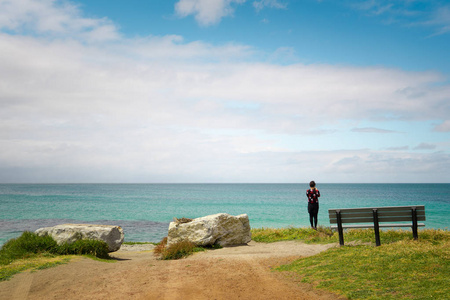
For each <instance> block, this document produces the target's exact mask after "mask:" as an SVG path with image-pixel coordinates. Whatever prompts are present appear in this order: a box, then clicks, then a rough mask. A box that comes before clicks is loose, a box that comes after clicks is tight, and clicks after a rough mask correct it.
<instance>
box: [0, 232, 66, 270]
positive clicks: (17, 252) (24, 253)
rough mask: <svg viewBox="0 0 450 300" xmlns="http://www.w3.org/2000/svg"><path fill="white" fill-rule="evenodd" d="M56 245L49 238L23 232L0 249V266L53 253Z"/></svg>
mask: <svg viewBox="0 0 450 300" xmlns="http://www.w3.org/2000/svg"><path fill="white" fill-rule="evenodd" d="M57 248H58V245H57V244H56V241H55V240H54V239H53V238H52V237H51V236H38V235H37V234H35V233H33V232H29V231H25V232H24V233H23V234H22V235H21V236H20V237H18V238H15V239H11V240H9V241H8V242H6V244H4V245H3V247H2V248H1V249H0V265H6V264H9V263H11V262H12V261H14V260H16V259H20V258H27V257H31V256H33V255H35V254H39V253H44V252H47V253H54V252H55V251H56V249H57Z"/></svg>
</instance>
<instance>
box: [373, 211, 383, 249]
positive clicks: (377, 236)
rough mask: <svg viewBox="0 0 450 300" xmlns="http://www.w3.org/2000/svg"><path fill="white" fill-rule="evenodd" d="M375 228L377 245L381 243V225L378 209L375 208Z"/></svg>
mask: <svg viewBox="0 0 450 300" xmlns="http://www.w3.org/2000/svg"><path fill="white" fill-rule="evenodd" d="M373 225H374V227H373V229H374V230H375V243H376V245H377V246H380V245H381V241H380V225H379V224H378V210H377V209H374V210H373Z"/></svg>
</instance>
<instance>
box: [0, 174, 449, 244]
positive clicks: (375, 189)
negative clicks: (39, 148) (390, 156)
mask: <svg viewBox="0 0 450 300" xmlns="http://www.w3.org/2000/svg"><path fill="white" fill-rule="evenodd" d="M308 188H309V186H308V184H306V183H305V184H0V245H3V244H4V243H5V242H6V241H7V240H9V239H11V238H15V237H17V236H19V235H20V234H21V233H22V232H23V231H26V230H28V231H34V230H36V229H38V228H41V227H47V226H54V225H57V224H64V223H90V224H105V225H119V226H121V227H122V228H123V229H124V232H125V241H150V242H158V241H160V240H161V239H162V238H163V237H164V236H166V235H167V229H168V226H169V223H170V221H171V220H172V219H173V217H177V218H182V217H186V218H197V217H202V216H206V215H211V214H216V213H228V214H231V215H239V214H248V216H249V219H250V226H251V227H252V228H260V227H274V228H282V227H288V226H294V227H308V226H309V215H308V213H307V200H306V196H305V192H306V190H307V189H308ZM317 188H318V189H319V191H320V193H321V197H320V200H319V203H320V209H319V225H323V226H329V225H330V223H329V219H328V209H330V208H351V207H378V206H402V205H425V212H426V218H427V220H426V221H425V225H426V227H425V228H442V229H444V228H448V226H449V217H450V184H320V183H318V184H317Z"/></svg>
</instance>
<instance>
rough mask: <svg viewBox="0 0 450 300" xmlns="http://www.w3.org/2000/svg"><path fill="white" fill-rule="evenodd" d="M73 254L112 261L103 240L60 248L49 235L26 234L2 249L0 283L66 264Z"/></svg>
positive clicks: (65, 245)
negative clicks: (19, 275)
mask: <svg viewBox="0 0 450 300" xmlns="http://www.w3.org/2000/svg"><path fill="white" fill-rule="evenodd" d="M73 255H88V256H91V257H97V258H102V259H108V258H110V257H109V254H108V245H107V244H106V243H105V242H102V241H93V240H80V241H76V242H74V243H72V244H70V245H69V244H62V245H57V243H56V241H55V240H54V239H53V238H52V237H50V236H38V235H36V234H35V233H32V232H24V233H23V234H22V235H21V236H20V237H18V238H16V239H11V240H9V241H8V242H6V244H4V245H3V246H2V248H1V249H0V281H3V280H7V279H9V278H11V277H12V276H13V275H14V274H17V273H19V272H22V271H24V270H30V269H31V270H39V269H45V268H49V267H52V266H56V265H59V264H63V263H66V262H68V261H69V260H70V259H71V258H73Z"/></svg>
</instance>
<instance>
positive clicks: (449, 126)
mask: <svg viewBox="0 0 450 300" xmlns="http://www.w3.org/2000/svg"><path fill="white" fill-rule="evenodd" d="M433 130H434V131H438V132H450V120H445V121H444V122H442V123H441V124H439V125H437V126H436V127H435V128H434V129H433Z"/></svg>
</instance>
